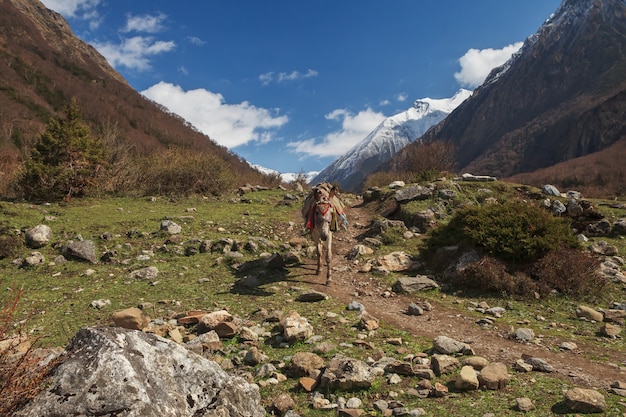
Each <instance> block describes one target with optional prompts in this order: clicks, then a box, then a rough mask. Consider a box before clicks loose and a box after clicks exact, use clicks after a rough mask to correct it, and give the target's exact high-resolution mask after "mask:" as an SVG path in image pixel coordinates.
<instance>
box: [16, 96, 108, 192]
mask: <svg viewBox="0 0 626 417" xmlns="http://www.w3.org/2000/svg"><path fill="white" fill-rule="evenodd" d="M105 163H106V151H105V147H104V144H103V142H102V140H100V139H99V138H92V137H91V133H90V130H89V127H88V126H87V125H86V124H85V122H84V121H83V119H82V116H81V114H80V111H79V108H78V105H77V104H76V101H75V100H72V101H71V102H70V103H69V104H68V105H67V107H66V108H65V114H64V117H63V118H58V119H57V118H53V119H51V120H50V122H49V123H48V127H47V129H46V131H45V132H44V133H42V134H41V135H40V136H39V138H38V139H37V141H36V143H35V145H34V148H33V149H32V151H31V155H30V158H29V159H27V160H26V161H25V163H24V171H23V172H22V174H21V176H20V177H19V179H18V187H19V189H20V190H21V192H22V194H23V197H24V198H26V199H27V200H46V201H55V200H62V199H66V200H67V199H70V198H72V197H80V196H83V195H85V193H86V191H87V189H88V188H89V187H92V186H95V185H96V181H97V178H98V175H99V174H100V172H101V171H102V170H103V167H104V164H105Z"/></svg>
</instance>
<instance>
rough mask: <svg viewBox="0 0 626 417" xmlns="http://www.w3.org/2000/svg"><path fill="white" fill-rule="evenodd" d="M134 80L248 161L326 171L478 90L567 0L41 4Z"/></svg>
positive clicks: (82, 0)
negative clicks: (381, 135)
mask: <svg viewBox="0 0 626 417" xmlns="http://www.w3.org/2000/svg"><path fill="white" fill-rule="evenodd" d="M42 3H44V5H45V6H47V7H48V8H50V9H53V10H55V11H57V12H59V13H60V14H62V15H63V16H64V17H65V18H66V19H67V20H68V22H69V23H70V25H71V27H72V29H73V30H74V32H75V33H76V35H77V36H78V37H80V38H81V39H83V40H84V41H86V42H88V43H90V44H91V45H93V46H95V47H96V48H97V49H98V50H99V51H100V53H102V54H103V55H104V56H105V57H106V58H107V60H108V61H109V63H110V64H111V65H112V66H113V67H114V68H115V69H116V70H117V71H118V72H120V73H121V74H122V75H123V76H124V78H125V79H126V80H127V81H128V82H129V83H130V85H131V86H132V87H133V88H135V89H136V90H137V91H139V92H141V93H142V94H144V95H145V96H147V97H148V98H150V99H152V100H154V101H156V102H158V103H160V104H162V105H164V106H165V107H167V108H168V109H170V110H171V111H172V112H174V113H177V114H179V115H180V116H182V117H184V118H185V119H186V120H188V121H189V122H190V123H192V124H193V125H194V126H195V127H196V128H197V129H199V130H200V131H202V132H204V133H205V134H207V135H208V136H209V137H211V138H212V139H213V140H215V141H216V142H217V143H219V144H221V145H224V146H226V147H228V148H229V149H230V150H232V151H233V152H234V153H236V154H238V155H240V156H242V157H243V158H245V159H246V160H248V161H250V162H251V163H253V164H258V165H261V166H264V167H267V168H271V169H274V170H277V171H279V172H281V173H288V172H294V173H298V172H309V171H321V170H322V169H323V168H325V167H326V166H327V165H329V164H330V163H331V162H332V161H334V160H335V159H336V158H337V157H338V156H340V155H342V154H344V153H345V152H346V151H348V150H349V149H350V148H352V147H353V146H354V145H355V144H357V143H358V142H359V141H360V140H362V139H364V138H365V137H366V136H367V134H369V133H370V132H371V131H372V130H373V129H374V128H375V127H376V126H377V125H378V124H379V123H380V122H381V121H382V120H383V119H384V118H385V117H389V116H392V115H394V114H397V113H399V112H401V111H404V110H406V109H407V108H409V107H410V106H411V105H412V103H413V101H414V100H416V99H420V98H425V97H430V98H446V97H451V96H452V95H454V93H455V92H456V91H458V90H459V89H460V88H467V89H470V90H471V89H474V88H475V87H476V86H478V85H479V84H480V83H481V82H482V81H483V80H484V78H485V77H486V75H487V73H488V72H489V70H490V69H491V68H493V67H494V66H497V65H500V64H502V63H503V62H504V61H506V59H508V58H509V57H510V55H511V54H512V53H513V52H515V51H516V50H517V49H519V47H520V46H521V43H522V42H523V41H524V40H525V39H526V38H527V37H528V36H530V35H532V34H534V33H535V32H536V31H537V29H538V28H539V26H541V24H542V23H543V22H544V21H545V20H546V19H547V18H548V17H549V16H550V14H551V13H553V12H554V11H556V9H557V8H558V6H559V5H560V3H561V1H560V0H523V1H520V0H476V1H467V0H438V1H426V0H391V1H382V0H376V1H374V0H317V1H300V0H262V1H261V0H187V1H185V0H182V1H172V0H132V1H128V0H43V1H42Z"/></svg>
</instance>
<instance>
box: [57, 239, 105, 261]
mask: <svg viewBox="0 0 626 417" xmlns="http://www.w3.org/2000/svg"><path fill="white" fill-rule="evenodd" d="M63 255H64V256H65V257H66V258H68V259H75V260H78V261H84V262H91V263H92V264H96V263H98V258H97V256H96V245H95V244H94V243H93V241H92V240H80V241H73V240H70V241H69V242H67V244H66V245H65V248H64V249H63Z"/></svg>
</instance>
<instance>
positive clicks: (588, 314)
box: [576, 305, 604, 322]
mask: <svg viewBox="0 0 626 417" xmlns="http://www.w3.org/2000/svg"><path fill="white" fill-rule="evenodd" d="M576 317H578V318H583V319H586V320H590V321H597V322H602V321H603V320H604V316H603V315H602V313H600V312H599V311H597V310H594V309H593V308H591V307H587V306H584V305H581V306H578V307H577V308H576Z"/></svg>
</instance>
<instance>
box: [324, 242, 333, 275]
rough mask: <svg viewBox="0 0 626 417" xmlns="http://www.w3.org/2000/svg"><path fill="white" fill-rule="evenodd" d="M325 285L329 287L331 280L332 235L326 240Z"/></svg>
mask: <svg viewBox="0 0 626 417" xmlns="http://www.w3.org/2000/svg"><path fill="white" fill-rule="evenodd" d="M325 246H326V248H325V249H326V268H327V272H326V285H330V282H331V281H332V279H331V276H330V275H331V267H330V265H331V261H332V260H333V250H332V249H333V235H332V234H329V235H328V239H326V245H325Z"/></svg>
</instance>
